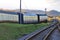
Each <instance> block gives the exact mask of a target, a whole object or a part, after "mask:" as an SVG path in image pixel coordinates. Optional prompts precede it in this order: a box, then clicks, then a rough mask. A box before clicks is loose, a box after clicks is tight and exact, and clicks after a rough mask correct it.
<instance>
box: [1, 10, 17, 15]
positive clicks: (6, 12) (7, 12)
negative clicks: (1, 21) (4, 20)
mask: <svg viewBox="0 0 60 40" xmlns="http://www.w3.org/2000/svg"><path fill="white" fill-rule="evenodd" d="M0 13H5V14H15V15H17V12H9V11H3V10H0Z"/></svg>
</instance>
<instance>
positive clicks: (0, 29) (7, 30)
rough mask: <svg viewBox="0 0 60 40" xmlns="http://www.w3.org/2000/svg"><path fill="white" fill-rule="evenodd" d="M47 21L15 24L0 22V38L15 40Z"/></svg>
mask: <svg viewBox="0 0 60 40" xmlns="http://www.w3.org/2000/svg"><path fill="white" fill-rule="evenodd" d="M48 24H49V23H41V24H15V23H0V40H17V38H20V37H22V36H23V35H24V34H29V33H31V32H33V31H35V30H37V29H39V28H43V27H45V26H47V25H48Z"/></svg>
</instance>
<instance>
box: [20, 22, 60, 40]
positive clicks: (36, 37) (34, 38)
mask: <svg viewBox="0 0 60 40" xmlns="http://www.w3.org/2000/svg"><path fill="white" fill-rule="evenodd" d="M52 24H53V25H50V26H49V27H47V28H45V29H43V30H41V31H38V32H34V33H32V34H30V35H27V36H25V37H23V38H21V39H19V40H58V38H59V39H60V34H59V31H58V26H59V23H58V22H54V23H52ZM56 32H57V33H56ZM54 33H56V35H57V36H58V37H57V36H56V35H55V34H54ZM55 36H56V37H57V38H55Z"/></svg>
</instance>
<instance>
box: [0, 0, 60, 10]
mask: <svg viewBox="0 0 60 40" xmlns="http://www.w3.org/2000/svg"><path fill="white" fill-rule="evenodd" d="M0 8H7V9H19V8H20V0H1V1H0ZM45 8H47V10H52V9H54V10H58V11H60V0H22V9H38V10H44V9H45Z"/></svg>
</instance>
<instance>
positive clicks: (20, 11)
mask: <svg viewBox="0 0 60 40" xmlns="http://www.w3.org/2000/svg"><path fill="white" fill-rule="evenodd" d="M20 12H21V0H20Z"/></svg>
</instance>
